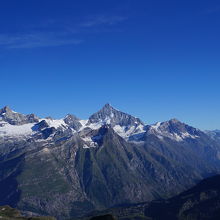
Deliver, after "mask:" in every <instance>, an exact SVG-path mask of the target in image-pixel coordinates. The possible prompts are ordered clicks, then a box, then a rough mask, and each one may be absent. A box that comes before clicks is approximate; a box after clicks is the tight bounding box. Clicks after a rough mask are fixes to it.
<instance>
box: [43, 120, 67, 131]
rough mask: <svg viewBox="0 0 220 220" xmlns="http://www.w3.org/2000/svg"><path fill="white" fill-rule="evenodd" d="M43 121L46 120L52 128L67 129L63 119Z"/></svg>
mask: <svg viewBox="0 0 220 220" xmlns="http://www.w3.org/2000/svg"><path fill="white" fill-rule="evenodd" d="M42 120H45V121H46V122H47V124H48V125H49V126H50V127H54V128H56V129H57V128H59V127H63V126H64V127H66V126H67V125H66V123H65V122H64V120H63V119H47V118H44V119H41V121H42Z"/></svg>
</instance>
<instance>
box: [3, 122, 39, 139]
mask: <svg viewBox="0 0 220 220" xmlns="http://www.w3.org/2000/svg"><path fill="white" fill-rule="evenodd" d="M34 125H35V124H34V123H29V124H24V125H10V124H8V123H5V124H1V126H0V136H12V137H14V136H29V135H32V134H33V130H32V127H33V126H34Z"/></svg>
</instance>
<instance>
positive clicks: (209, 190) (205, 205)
mask: <svg viewBox="0 0 220 220" xmlns="http://www.w3.org/2000/svg"><path fill="white" fill-rule="evenodd" d="M107 214H108V215H109V214H111V215H112V216H114V217H115V219H118V220H120V219H123V220H124V219H129V220H136V219H146V220H164V219H169V220H218V219H219V216H220V176H219V175H218V176H213V177H210V178H207V179H205V180H203V181H201V182H199V183H198V184H197V185H196V186H194V187H192V188H191V189H189V190H186V191H185V192H183V193H181V194H179V195H177V196H175V197H172V198H170V199H167V200H155V201H152V202H146V203H139V204H133V205H124V206H119V207H115V208H112V209H108V210H105V211H102V212H94V213H91V215H90V216H87V217H84V218H81V220H82V219H84V220H87V219H92V217H91V216H92V215H94V216H95V215H97V217H93V218H94V219H95V218H97V219H98V218H100V217H102V219H105V218H106V217H107ZM99 216H100V217H99Z"/></svg>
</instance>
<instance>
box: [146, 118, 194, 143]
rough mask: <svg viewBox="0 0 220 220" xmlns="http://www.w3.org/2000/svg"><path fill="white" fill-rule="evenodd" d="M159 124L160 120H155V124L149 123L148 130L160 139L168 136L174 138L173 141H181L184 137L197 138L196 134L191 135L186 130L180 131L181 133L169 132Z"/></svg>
mask: <svg viewBox="0 0 220 220" xmlns="http://www.w3.org/2000/svg"><path fill="white" fill-rule="evenodd" d="M161 125H162V122H157V123H156V124H154V125H151V126H150V129H149V132H150V133H152V134H155V135H157V137H158V138H160V139H163V138H164V137H168V138H170V139H172V140H175V141H178V142H180V141H183V140H184V139H186V138H193V139H195V138H198V136H196V135H191V134H190V133H188V132H187V131H185V132H181V133H176V132H170V131H169V130H167V129H166V128H165V129H164V128H162V127H161Z"/></svg>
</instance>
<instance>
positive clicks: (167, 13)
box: [0, 0, 220, 129]
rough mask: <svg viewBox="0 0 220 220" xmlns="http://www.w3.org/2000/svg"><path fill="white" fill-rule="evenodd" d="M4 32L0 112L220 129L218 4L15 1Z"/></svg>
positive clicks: (3, 15)
mask: <svg viewBox="0 0 220 220" xmlns="http://www.w3.org/2000/svg"><path fill="white" fill-rule="evenodd" d="M0 27H1V28H0V83H1V99H0V105H1V106H2V107H3V106H5V105H9V106H10V107H11V108H13V109H14V110H16V111H19V112H22V113H31V112H34V113H36V114H37V115H39V116H42V117H44V116H48V115H51V116H52V117H55V118H60V117H63V116H65V115H66V114H67V113H73V114H75V115H76V116H78V117H80V118H87V117H88V116H89V115H90V114H91V113H93V112H96V111H97V110H98V109H100V108H101V107H102V106H103V105H104V104H105V103H107V102H109V103H111V104H112V105H113V106H115V107H116V108H117V109H120V110H122V111H125V112H128V113H130V114H132V115H135V116H137V117H140V118H141V119H142V120H143V121H144V122H146V123H154V122H156V121H164V120H168V119H170V118H178V119H179V120H181V121H184V122H186V123H188V124H191V125H193V126H195V127H198V128H201V129H216V128H219V129H220V101H219V99H220V40H219V39H220V2H219V1H217V0H194V1H192V0H184V1H183V0H178V1H176V0H167V1H164V0H138V1H137V0H105V1H103V0H93V1H91V0H80V1H78V0H75V1H72V0H62V1H60V0H59V1H57V0H53V1H45V0H44V1H42V0H19V1H17V0H7V1H2V2H1V5H0Z"/></svg>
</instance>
